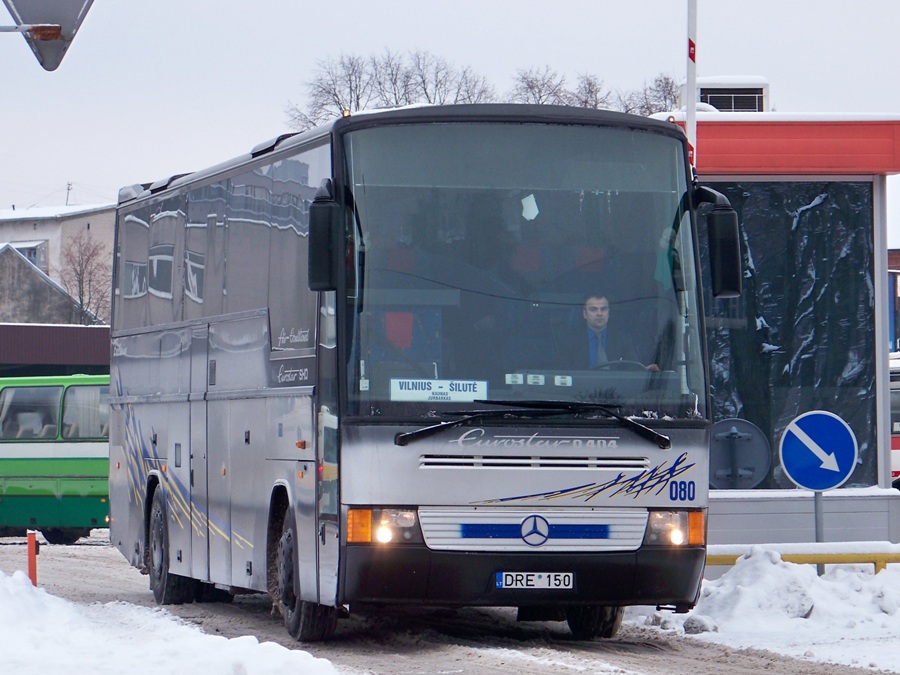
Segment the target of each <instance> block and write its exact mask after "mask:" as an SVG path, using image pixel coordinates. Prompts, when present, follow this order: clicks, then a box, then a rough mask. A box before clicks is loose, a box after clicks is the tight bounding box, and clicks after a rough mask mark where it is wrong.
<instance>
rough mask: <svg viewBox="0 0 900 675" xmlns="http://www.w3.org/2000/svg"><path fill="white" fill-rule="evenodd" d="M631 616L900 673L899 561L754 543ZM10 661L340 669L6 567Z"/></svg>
mask: <svg viewBox="0 0 900 675" xmlns="http://www.w3.org/2000/svg"><path fill="white" fill-rule="evenodd" d="M626 621H631V622H635V623H638V624H640V625H649V626H655V630H661V631H668V632H674V633H677V634H682V635H684V636H685V639H690V640H705V641H710V642H717V643H722V644H725V645H730V646H733V647H735V648H743V647H753V648H757V649H767V650H770V651H774V652H778V653H782V654H787V655H790V656H795V657H798V658H801V659H805V660H810V661H828V662H832V663H841V664H848V665H853V666H857V667H864V668H877V669H884V670H890V671H892V672H897V673H900V660H898V658H897V643H898V640H900V566H895V567H893V568H892V567H891V566H889V567H888V568H887V569H886V570H884V571H882V572H880V573H879V574H877V575H873V574H872V571H871V566H840V567H838V566H834V567H831V566H829V569H828V571H827V572H826V574H825V575H824V576H822V577H818V576H817V575H816V568H815V566H813V565H795V564H791V563H785V562H783V561H782V560H781V558H780V556H779V555H778V554H777V553H775V552H773V551H770V550H765V549H763V548H761V547H754V548H753V549H751V551H750V553H749V554H748V555H747V556H746V557H744V558H742V559H740V560H738V562H737V564H736V565H735V566H734V567H733V568H732V569H730V570H729V571H728V572H727V573H726V574H724V575H723V576H722V577H721V578H719V579H716V580H712V581H711V580H707V581H705V582H704V584H703V590H702V593H701V598H700V601H699V602H698V604H697V606H696V607H695V608H694V610H693V611H692V612H690V613H688V614H686V615H673V614H669V613H660V612H656V611H654V610H653V609H652V608H631V609H629V610H628V612H627V613H626ZM48 636H52V637H51V638H49V639H48ZM0 654H2V655H3V666H4V672H15V673H17V675H38V674H40V675H43V674H44V673H55V672H67V671H70V672H78V673H80V672H90V673H93V674H94V675H107V674H109V675H112V674H113V673H115V674H118V673H121V672H123V671H124V670H127V669H129V668H128V664H135V668H136V669H137V670H138V671H139V672H141V673H145V674H148V675H154V674H157V673H159V674H161V673H172V672H204V673H234V674H237V675H257V674H260V675H262V674H268V673H276V672H277V673H282V672H291V673H298V674H309V673H312V674H315V675H317V674H319V673H335V672H337V671H336V669H335V668H334V667H333V666H332V665H331V663H330V662H329V661H326V660H324V659H317V658H314V657H313V656H311V655H310V654H309V653H307V652H303V651H299V650H289V649H286V648H284V647H281V646H279V645H276V644H274V643H260V642H259V641H258V640H257V639H256V638H254V637H249V636H248V637H242V638H236V639H231V640H228V639H226V638H223V637H219V636H212V635H207V634H205V633H203V632H202V631H201V630H200V629H199V628H197V627H195V626H192V625H190V624H187V623H185V622H182V621H181V620H179V619H176V618H174V617H173V616H172V615H171V614H169V613H168V612H166V611H165V610H163V609H150V608H146V607H138V606H134V605H130V604H127V603H123V602H113V603H107V604H99V603H97V604H92V605H79V604H75V603H71V602H68V601H66V600H63V599H61V598H58V597H55V596H52V595H49V594H48V593H47V592H46V591H45V590H43V589H39V588H37V589H36V588H33V587H32V586H31V583H30V581H29V580H28V577H27V575H25V574H24V573H23V572H15V573H14V574H13V575H12V576H8V575H6V574H4V573H3V572H0ZM598 665H599V664H598Z"/></svg>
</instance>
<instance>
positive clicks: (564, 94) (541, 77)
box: [509, 66, 569, 105]
mask: <svg viewBox="0 0 900 675" xmlns="http://www.w3.org/2000/svg"><path fill="white" fill-rule="evenodd" d="M568 98H569V92H568V91H567V90H566V78H565V76H563V75H560V74H559V73H557V72H556V71H555V70H551V69H550V66H544V70H542V71H539V70H535V69H533V68H532V69H530V70H520V71H519V72H518V74H517V75H516V78H515V85H514V86H513V90H512V92H511V93H510V95H509V100H510V101H511V102H513V103H537V104H540V105H566V103H567V102H568Z"/></svg>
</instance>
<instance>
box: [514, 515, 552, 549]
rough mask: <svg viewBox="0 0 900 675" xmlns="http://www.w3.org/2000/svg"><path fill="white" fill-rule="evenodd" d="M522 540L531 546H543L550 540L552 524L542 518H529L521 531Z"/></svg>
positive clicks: (524, 521) (524, 522) (523, 522)
mask: <svg viewBox="0 0 900 675" xmlns="http://www.w3.org/2000/svg"><path fill="white" fill-rule="evenodd" d="M519 531H520V532H521V533H522V540H523V541H524V542H525V543H526V544H528V545H529V546H541V545H543V544H545V543H546V542H547V540H548V539H549V538H550V523H548V522H547V519H546V518H542V517H541V516H528V517H527V518H525V520H523V521H522V527H521V529H520V530H519Z"/></svg>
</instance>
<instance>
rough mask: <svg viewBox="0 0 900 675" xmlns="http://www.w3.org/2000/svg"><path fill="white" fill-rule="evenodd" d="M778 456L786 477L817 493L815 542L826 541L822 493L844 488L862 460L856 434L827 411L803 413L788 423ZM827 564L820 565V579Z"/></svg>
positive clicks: (815, 502)
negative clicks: (859, 458) (857, 463)
mask: <svg viewBox="0 0 900 675" xmlns="http://www.w3.org/2000/svg"><path fill="white" fill-rule="evenodd" d="M778 453H779V456H780V459H781V466H782V468H784V472H785V474H787V477H788V478H790V479H791V481H793V483H794V484H795V485H796V486H797V487H800V488H804V489H806V490H813V491H814V492H815V496H814V504H815V507H814V508H815V521H816V541H817V542H822V541H824V540H825V535H824V530H825V527H824V516H823V507H822V492H823V491H824V490H831V489H833V488H836V487H839V486H841V485H843V484H844V483H845V482H846V481H847V479H848V478H850V474H852V473H853V469H855V468H856V462H857V460H858V457H859V446H858V444H857V442H856V435H855V434H854V433H853V430H852V429H851V428H850V425H848V424H847V423H846V422H845V421H844V420H842V419H841V418H840V417H838V416H837V415H835V414H834V413H830V412H827V411H825V410H812V411H810V412H807V413H804V414H802V415H800V416H799V417H796V418H795V419H794V420H792V421H791V423H790V424H788V426H787V428H786V429H785V430H784V433H783V434H782V435H781V442H780V443H779V447H778ZM824 571H825V566H824V565H818V573H819V575H820V576H821V575H822V574H823V573H824Z"/></svg>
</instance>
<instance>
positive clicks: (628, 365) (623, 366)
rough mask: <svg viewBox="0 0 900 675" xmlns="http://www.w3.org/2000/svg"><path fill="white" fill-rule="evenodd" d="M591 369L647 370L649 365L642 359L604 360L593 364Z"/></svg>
mask: <svg viewBox="0 0 900 675" xmlns="http://www.w3.org/2000/svg"><path fill="white" fill-rule="evenodd" d="M591 370H623V371H638V370H640V371H646V370H647V366H645V365H644V364H643V363H641V362H640V361H624V360H622V361H604V362H603V363H598V364H597V365H596V366H593V367H592V368H591Z"/></svg>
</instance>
